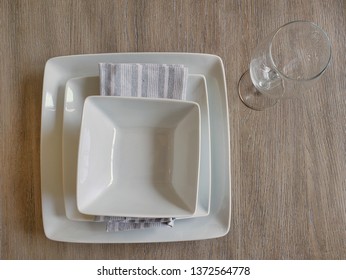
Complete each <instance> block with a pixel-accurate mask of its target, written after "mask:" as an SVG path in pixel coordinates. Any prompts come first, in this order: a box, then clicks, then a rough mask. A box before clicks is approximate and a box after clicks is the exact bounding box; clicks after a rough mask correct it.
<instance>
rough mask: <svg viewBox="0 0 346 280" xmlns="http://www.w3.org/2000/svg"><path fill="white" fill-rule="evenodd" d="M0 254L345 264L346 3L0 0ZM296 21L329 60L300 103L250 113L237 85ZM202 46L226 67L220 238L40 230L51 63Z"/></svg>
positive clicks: (195, 49) (12, 256)
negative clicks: (322, 34)
mask: <svg viewBox="0 0 346 280" xmlns="http://www.w3.org/2000/svg"><path fill="white" fill-rule="evenodd" d="M0 13H1V15H0V52H1V63H0V67H1V74H0V86H1V91H0V105H1V110H0V116H1V118H0V144H1V146H0V147H1V150H0V157H1V161H0V172H1V173H0V175H1V176H0V191H1V195H0V209H1V212H0V223H1V225H0V240H1V241H0V242H1V243H0V259H345V258H346V171H345V167H346V80H345V72H346V71H345V69H346V68H345V65H346V56H345V45H346V37H345V35H346V33H345V32H346V31H345V30H346V6H345V1H342V0H340V1H323V0H316V1H298V0H294V1H284V0H282V1H269V0H268V1H265V0H259V1H240V0H239V1H227V0H225V1H221V0H220V1H218V0H210V1H204V0H201V1H183V0H181V1H159V0H154V1H134V0H133V1H107V0H99V1H94V0H86V1H81V0H75V1H72V0H71V1H65V0H61V1H58V0H47V1H46V0H30V1H29V0H1V1H0ZM295 19H306V20H311V21H314V22H315V23H317V24H319V25H320V26H321V27H322V28H323V29H324V30H325V31H326V32H327V33H328V34H329V36H330V39H331V41H332V45H333V60H332V63H331V65H330V67H329V69H328V70H327V72H326V73H325V75H324V76H323V77H322V78H321V80H319V82H318V83H317V84H316V85H315V86H314V87H313V88H312V89H311V90H309V91H308V92H304V93H303V94H302V95H301V98H300V99H290V100H284V101H282V102H280V103H279V104H277V105H276V106H275V107H273V108H271V109H268V110H266V111H262V112H256V111H252V110H250V109H248V108H247V107H245V106H244V105H243V104H242V103H241V101H240V100H239V98H238V95H237V82H238V79H239V77H240V76H241V74H242V73H243V72H244V71H245V70H246V69H247V67H248V63H249V58H250V54H251V51H252V50H253V48H254V47H255V46H256V44H257V43H258V42H259V40H260V39H261V38H263V37H264V36H265V35H266V34H268V33H269V32H271V31H273V30H274V29H276V28H278V27H279V26H281V25H282V24H284V23H286V22H289V21H292V20H295ZM142 51H154V52H203V53H213V54H216V55H219V56H220V57H221V58H222V59H223V61H224V64H225V68H226V78H227V87H228V97H229V112H230V131H231V149H232V170H231V174H232V222H231V230H230V233H229V234H228V235H227V236H225V237H223V238H218V239H213V240H204V241H193V242H173V243H158V244H132V245H131V244H119V245H116V244H111V245H109V244H108V245H102V244H69V243H60V242H54V241H50V240H48V239H47V238H46V237H45V236H44V233H43V226H42V211H41V190H40V187H41V186H40V121H41V98H42V97H41V95H42V80H43V70H44V65H45V62H46V61H47V59H49V58H51V57H54V56H60V55H70V54H81V53H103V52H142Z"/></svg>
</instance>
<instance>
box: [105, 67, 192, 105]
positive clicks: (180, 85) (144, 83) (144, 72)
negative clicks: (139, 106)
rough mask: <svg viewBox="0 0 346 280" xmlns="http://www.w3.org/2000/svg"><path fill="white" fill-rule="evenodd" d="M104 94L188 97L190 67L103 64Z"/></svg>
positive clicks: (182, 98)
mask: <svg viewBox="0 0 346 280" xmlns="http://www.w3.org/2000/svg"><path fill="white" fill-rule="evenodd" d="M99 67H100V94H101V95H106V96H134V97H135V96H136V97H151V98H170V99H181V100H185V99H186V84H187V74H188V69H187V68H186V67H184V66H183V65H180V64H171V65H170V64H127V63H120V64H116V63H100V64H99Z"/></svg>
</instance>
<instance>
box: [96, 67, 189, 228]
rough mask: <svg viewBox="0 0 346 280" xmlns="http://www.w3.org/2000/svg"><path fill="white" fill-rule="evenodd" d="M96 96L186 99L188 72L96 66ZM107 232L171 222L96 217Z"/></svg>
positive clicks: (164, 68) (174, 69) (169, 222)
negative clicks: (97, 67) (97, 89)
mask: <svg viewBox="0 0 346 280" xmlns="http://www.w3.org/2000/svg"><path fill="white" fill-rule="evenodd" d="M99 69H100V94H101V95H104V96H133V97H144V98H170V99H180V100H185V99H186V85H187V74H188V69H187V68H186V67H185V66H184V65H181V64H138V63H120V64H117V63H100V64H99ZM95 221H98V222H106V223H107V232H117V231H127V230H135V229H145V228H153V227H163V226H165V227H167V226H168V227H173V226H174V221H175V218H140V217H108V216H97V217H95Z"/></svg>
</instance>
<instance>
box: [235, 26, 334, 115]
mask: <svg viewBox="0 0 346 280" xmlns="http://www.w3.org/2000/svg"><path fill="white" fill-rule="evenodd" d="M330 60H331V44H330V40H329V38H328V36H327V34H326V33H325V32H324V31H323V30H322V29H321V28H320V27H319V26H317V25H316V24H314V23H312V22H309V21H293V22H289V23H287V24H285V25H283V26H281V27H280V28H279V29H278V30H276V31H275V32H273V33H272V34H270V35H269V36H267V37H266V38H265V39H264V40H262V41H261V42H260V44H259V45H258V46H257V47H256V49H255V50H254V52H253V55H252V57H251V62H250V69H249V70H247V71H246V72H245V73H244V74H243V75H242V76H241V78H240V80H239V83H238V93H239V96H240V99H241V100H242V101H243V103H244V104H245V105H246V106H248V107H250V108H251V109H254V110H264V109H266V108H268V107H271V106H274V105H275V104H276V103H277V102H278V100H279V99H282V98H290V97H293V96H297V95H298V94H299V93H300V92H301V91H302V89H307V88H309V87H310V86H311V84H312V83H314V82H315V81H316V80H317V79H318V78H319V77H320V76H321V75H322V74H323V73H324V71H325V70H326V69H327V67H328V65H329V63H330Z"/></svg>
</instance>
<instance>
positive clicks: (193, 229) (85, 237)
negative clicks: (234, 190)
mask: <svg viewBox="0 0 346 280" xmlns="http://www.w3.org/2000/svg"><path fill="white" fill-rule="evenodd" d="M99 62H114V63H121V62H124V63H125V62H126V63H170V64H173V63H179V64H184V65H186V66H187V67H188V68H189V73H190V74H202V75H204V76H205V78H206V81H207V91H208V97H209V113H210V131H211V133H210V135H211V172H212V185H211V205H210V214H209V215H208V216H205V217H199V218H191V219H181V220H177V221H176V223H175V226H174V227H173V228H153V229H148V230H143V231H130V232H118V233H107V232H106V231H105V225H104V224H103V223H93V222H83V223H82V222H77V221H71V220H69V219H68V218H67V217H66V215H65V207H64V195H63V187H62V120H63V103H64V91H65V84H66V82H67V81H68V80H69V79H71V78H75V77H79V76H96V75H98V63H99ZM40 155H41V193H42V215H43V226H44V232H45V234H46V236H47V237H48V238H49V239H52V240H56V241H65V242H79V243H140V242H170V241H186V240H200V239H209V238H216V237H221V236H224V235H225V234H227V233H228V231H229V227H230V216H231V185H230V182H231V179H230V136H229V115H228V101H227V92H226V81H225V72H224V67H223V63H222V60H221V59H220V58H219V57H217V56H215V55H208V54H189V53H118V54H93V55H75V56H65V57H56V58H52V59H50V60H49V61H48V62H47V63H46V67H45V72H44V81H43V96H42V123H41V153H40Z"/></svg>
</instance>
